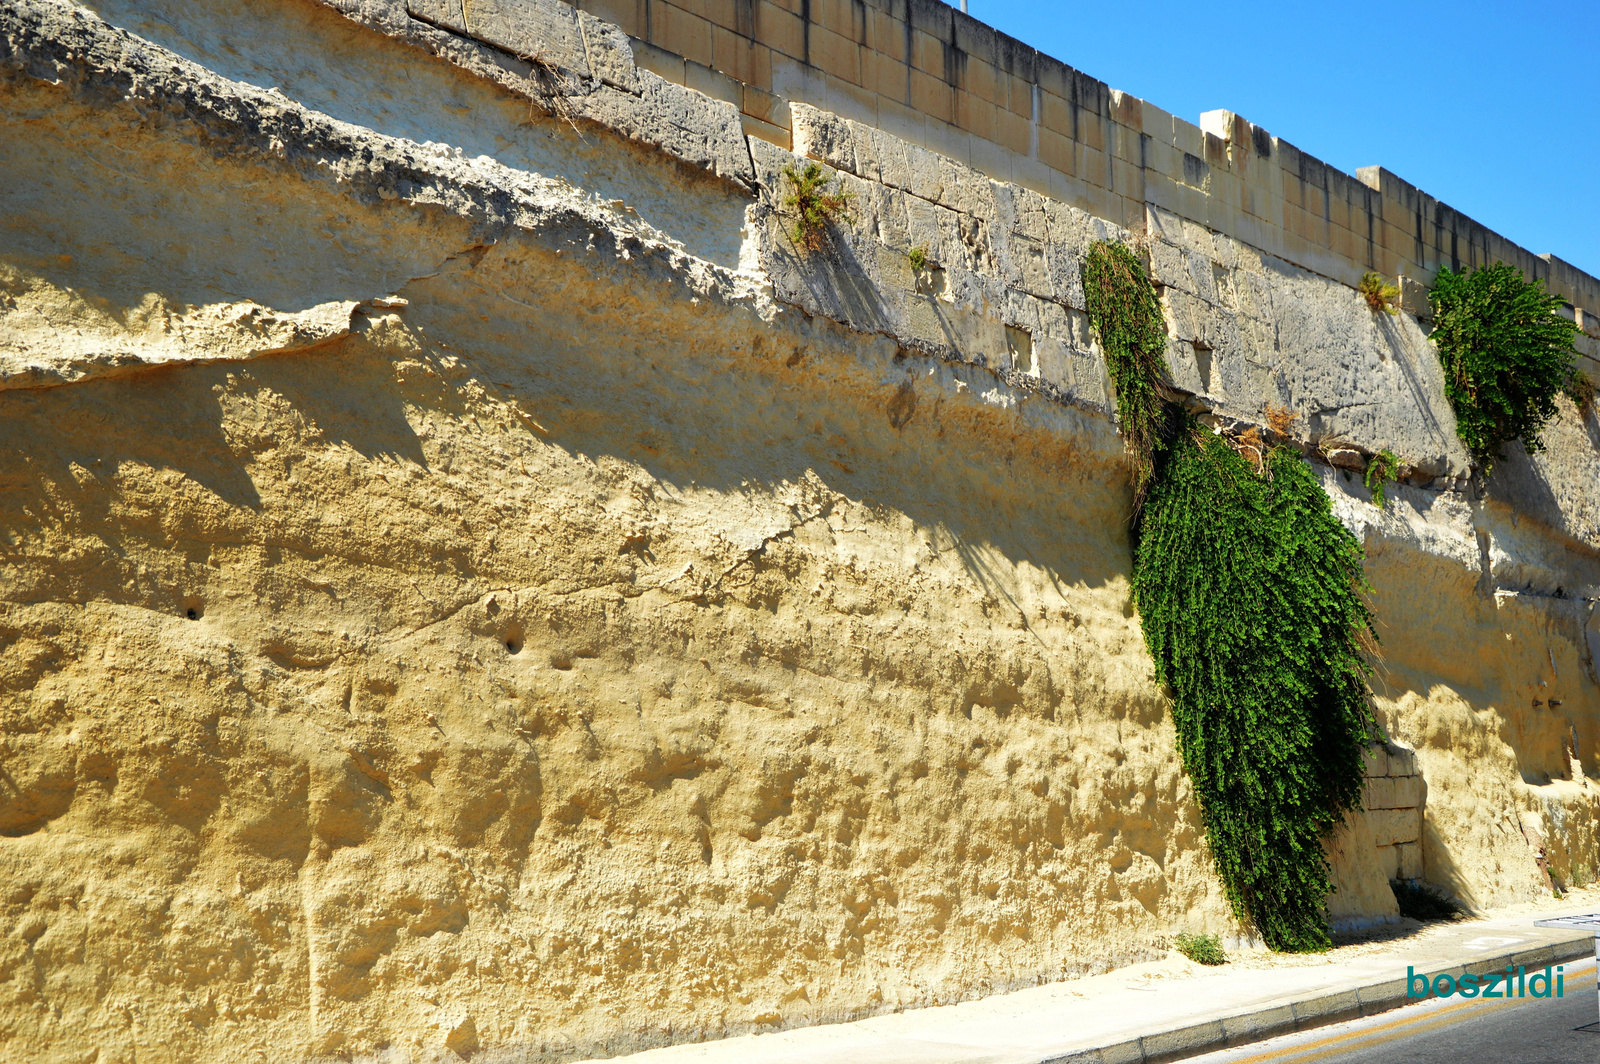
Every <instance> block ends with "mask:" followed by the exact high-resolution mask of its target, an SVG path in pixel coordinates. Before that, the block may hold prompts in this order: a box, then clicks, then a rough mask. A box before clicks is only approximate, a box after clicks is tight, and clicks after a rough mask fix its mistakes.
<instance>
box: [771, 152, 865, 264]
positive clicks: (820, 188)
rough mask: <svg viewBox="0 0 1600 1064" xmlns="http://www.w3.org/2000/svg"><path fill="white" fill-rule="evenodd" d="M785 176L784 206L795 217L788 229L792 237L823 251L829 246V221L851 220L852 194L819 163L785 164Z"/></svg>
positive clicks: (808, 247) (804, 246)
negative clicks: (801, 166) (786, 185)
mask: <svg viewBox="0 0 1600 1064" xmlns="http://www.w3.org/2000/svg"><path fill="white" fill-rule="evenodd" d="M783 177H784V180H786V181H787V182H788V184H789V191H788V192H787V193H786V194H785V195H784V197H783V208H784V210H786V211H788V212H789V214H791V215H792V216H793V217H794V222H793V223H792V224H791V225H790V227H789V230H788V232H789V237H790V239H792V240H793V241H794V242H795V243H796V244H798V245H800V246H801V247H803V248H805V249H806V250H808V251H821V250H822V249H823V248H824V247H826V246H827V233H828V223H829V222H832V221H849V220H850V201H851V199H852V198H853V197H852V196H851V194H850V193H849V192H847V191H845V189H844V188H843V187H842V186H840V184H839V181H838V178H837V177H828V176H827V175H825V174H824V173H823V172H822V167H821V166H819V165H817V164H816V163H806V164H805V167H804V168H802V169H800V170H798V171H797V170H795V168H794V167H792V166H785V167H784V168H783Z"/></svg>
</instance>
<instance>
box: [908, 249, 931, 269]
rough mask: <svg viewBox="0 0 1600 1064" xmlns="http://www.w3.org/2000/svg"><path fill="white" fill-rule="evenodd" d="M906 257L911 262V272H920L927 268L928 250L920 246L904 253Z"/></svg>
mask: <svg viewBox="0 0 1600 1064" xmlns="http://www.w3.org/2000/svg"><path fill="white" fill-rule="evenodd" d="M906 257H907V258H909V259H910V260H911V268H912V269H913V270H918V271H921V270H926V269H927V268H928V249H927V248H925V247H923V246H922V245H921V244H918V245H917V246H916V247H914V248H912V249H911V250H910V251H908V252H906Z"/></svg>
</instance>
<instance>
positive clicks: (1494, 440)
mask: <svg viewBox="0 0 1600 1064" xmlns="http://www.w3.org/2000/svg"><path fill="white" fill-rule="evenodd" d="M1429 298H1430V300H1431V301H1432V303H1433V314H1434V329H1433V333H1432V336H1431V339H1432V340H1433V342H1434V345H1435V346H1436V347H1437V348H1438V350H1439V361H1440V362H1441V363H1443V365H1444V377H1445V394H1446V395H1447V396H1449V398H1450V404H1451V406H1453V407H1454V408H1455V414H1456V431H1457V433H1459V434H1460V436H1461V439H1462V441H1463V442H1465V443H1466V445H1467V449H1468V450H1469V451H1471V452H1472V457H1473V459H1474V461H1476V462H1477V464H1478V465H1479V467H1480V468H1482V469H1483V470H1484V471H1485V472H1487V471H1488V470H1489V469H1490V468H1491V467H1492V466H1493V464H1494V462H1495V460H1496V459H1498V458H1499V457H1500V456H1501V450H1502V448H1504V447H1505V445H1506V444H1508V443H1510V442H1511V441H1512V440H1516V439H1520V440H1522V445H1523V447H1524V448H1525V449H1526V450H1527V452H1528V453H1529V454H1537V453H1538V452H1539V451H1540V450H1542V449H1543V447H1544V442H1543V440H1542V439H1541V438H1540V432H1541V431H1542V430H1543V428H1544V426H1545V423H1546V422H1548V421H1549V420H1550V419H1551V418H1553V417H1555V415H1556V404H1555V397H1556V395H1557V394H1558V393H1560V392H1561V391H1562V390H1564V389H1566V388H1567V387H1569V385H1570V383H1571V381H1572V377H1573V373H1574V369H1573V364H1574V361H1575V359H1576V357H1577V351H1576V350H1575V349H1574V348H1573V346H1572V344H1573V340H1574V339H1575V338H1576V337H1577V334H1578V327H1577V326H1576V325H1575V324H1573V323H1572V322H1570V321H1568V320H1567V319H1566V318H1564V317H1563V316H1562V315H1561V313H1560V310H1561V307H1562V301H1561V299H1560V298H1559V297H1557V296H1553V295H1550V294H1549V293H1548V292H1546V291H1545V289H1544V284H1543V282H1541V281H1528V280H1526V279H1524V278H1523V276H1522V273H1521V271H1520V270H1518V269H1517V268H1516V267H1514V266H1509V265H1507V264H1506V263H1503V262H1498V263H1495V264H1494V265H1492V266H1485V267H1483V268H1482V269H1478V270H1471V271H1465V272H1462V273H1452V272H1451V271H1449V270H1440V271H1439V278H1438V280H1437V281H1435V282H1434V286H1433V290H1432V292H1431V293H1429Z"/></svg>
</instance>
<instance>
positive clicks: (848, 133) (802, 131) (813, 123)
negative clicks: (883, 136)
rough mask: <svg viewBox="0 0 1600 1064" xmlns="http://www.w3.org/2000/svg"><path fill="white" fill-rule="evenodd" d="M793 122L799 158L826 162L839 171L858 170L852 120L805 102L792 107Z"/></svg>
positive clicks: (790, 113)
mask: <svg viewBox="0 0 1600 1064" xmlns="http://www.w3.org/2000/svg"><path fill="white" fill-rule="evenodd" d="M789 121H790V122H791V123H792V124H791V126H790V129H791V130H792V132H793V133H794V145H795V154H796V155H804V156H806V157H807V158H811V159H816V160H818V161H820V162H825V163H827V164H828V165H829V166H832V167H834V168H835V169H837V170H846V171H853V170H854V169H855V165H856V147H855V135H854V133H853V132H852V130H851V125H850V123H849V122H848V121H846V120H845V119H843V118H840V117H839V116H838V115H836V114H834V113H832V112H831V111H824V110H822V109H820V108H817V107H812V106H811V105H810V104H804V103H791V104H790V105H789Z"/></svg>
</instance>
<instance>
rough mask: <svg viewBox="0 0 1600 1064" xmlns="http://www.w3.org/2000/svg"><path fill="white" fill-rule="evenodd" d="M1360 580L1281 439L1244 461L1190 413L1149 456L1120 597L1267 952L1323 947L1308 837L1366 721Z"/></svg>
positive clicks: (1316, 851)
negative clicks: (1150, 469)
mask: <svg viewBox="0 0 1600 1064" xmlns="http://www.w3.org/2000/svg"><path fill="white" fill-rule="evenodd" d="M1363 587H1365V580H1364V578H1363V576H1362V571H1361V547H1360V544H1359V543H1357V541H1356V539H1355V537H1354V536H1353V535H1351V534H1350V532H1349V530H1347V529H1346V528H1345V527H1344V526H1343V525H1341V524H1340V523H1339V522H1338V520H1337V519H1336V518H1334V516H1333V513H1332V510H1331V508H1330V505H1329V502H1328V496H1327V494H1326V493H1325V492H1324V491H1323V490H1322V485H1321V484H1320V483H1318V481H1317V478H1316V476H1315V475H1314V474H1313V473H1312V471H1311V467H1310V466H1309V465H1307V464H1306V462H1305V461H1304V460H1303V459H1301V457H1300V456H1299V455H1298V454H1296V453H1295V452H1294V451H1292V450H1290V449H1288V448H1285V447H1279V448H1275V449H1274V450H1273V451H1272V453H1271V455H1270V457H1269V458H1268V461H1267V468H1266V471H1265V475H1258V474H1257V473H1256V472H1255V470H1254V469H1253V468H1252V467H1251V465H1250V463H1249V462H1247V461H1246V460H1245V459H1244V458H1242V457H1241V456H1240V455H1239V454H1238V453H1237V452H1236V451H1234V449H1233V448H1232V447H1230V446H1229V445H1228V443H1227V441H1226V440H1224V439H1223V438H1222V437H1221V436H1217V435H1214V434H1212V433H1210V432H1208V431H1206V430H1204V429H1201V428H1199V426H1191V427H1190V429H1189V431H1187V432H1184V433H1182V434H1180V436H1179V437H1178V439H1177V440H1175V441H1174V443H1173V444H1172V446H1171V448H1170V449H1169V451H1168V452H1167V453H1166V454H1165V455H1164V456H1163V461H1162V463H1161V468H1160V469H1159V470H1158V472H1157V474H1156V477H1155V480H1154V483H1153V484H1152V486H1151V489H1150V493H1149V495H1148V496H1147V498H1146V499H1145V508H1144V520H1143V522H1142V525H1141V531H1140V537H1139V543H1138V545H1137V547H1136V548H1135V555H1134V576H1133V589H1134V601H1135V602H1136V604H1137V605H1138V608H1139V617H1140V619H1141V621H1142V623H1143V625H1144V633H1145V641H1146V643H1148V644H1149V647H1150V653H1151V656H1152V657H1154V658H1155V664H1156V676H1157V677H1158V678H1159V679H1160V680H1161V681H1162V682H1164V683H1166V684H1167V685H1168V686H1170V687H1171V689H1172V695H1173V719H1174V722H1175V724H1176V725H1177V730H1178V744H1179V748H1180V750H1181V752H1182V754H1183V763H1184V768H1185V769H1186V770H1187V771H1188V773H1189V779H1190V781H1191V783H1192V784H1193V785H1194V789H1195V793H1196V797H1197V798H1198V799H1199V804H1200V812H1201V817H1202V819H1203V821H1204V823H1205V828H1206V836H1207V838H1208V840H1209V842H1210V845H1211V852H1212V855H1213V856H1214V858H1215V860H1216V862H1217V867H1218V870H1219V871H1220V873H1221V876H1222V882H1223V887H1224V889H1225V890H1226V892H1227V895H1228V900H1229V902H1231V903H1232V905H1233V910H1234V913H1235V914H1236V915H1237V916H1238V917H1239V919H1240V920H1241V921H1244V922H1247V923H1250V924H1253V925H1254V926H1255V927H1256V928H1257V930H1259V931H1260V933H1261V935H1262V937H1263V938H1264V939H1265V940H1266V942H1267V944H1268V945H1269V946H1271V947H1272V948H1273V949H1277V950H1285V951H1290V952H1303V951H1309V950H1321V949H1326V948H1327V947H1328V945H1329V939H1328V930H1327V923H1326V917H1325V912H1324V901H1325V899H1326V897H1327V895H1328V892H1329V891H1330V889H1331V885H1330V883H1329V880H1328V865H1327V859H1326V857H1325V856H1324V853H1323V837H1324V836H1325V835H1326V834H1327V833H1328V831H1329V830H1330V829H1332V828H1333V827H1334V826H1335V825H1336V824H1338V823H1339V821H1340V820H1341V819H1342V818H1343V815H1344V813H1345V812H1346V811H1347V810H1351V809H1356V808H1359V802H1360V795H1361V781H1362V767H1361V759H1362V754H1363V751H1364V750H1365V748H1366V744H1367V743H1368V742H1369V741H1370V739H1371V737H1372V735H1373V734H1374V731H1375V728H1376V724H1375V722H1374V720H1373V718H1372V713H1371V710H1370V708H1369V707H1368V702H1367V685H1366V674H1367V666H1366V663H1365V660H1364V659H1363V657H1362V653H1361V643H1362V640H1363V639H1364V638H1366V637H1370V635H1371V631H1372V629H1371V622H1372V617H1371V614H1370V613H1369V611H1368V609H1367V606H1366V604H1365V602H1363V601H1362V598H1361V593H1360V592H1361V589H1362V588H1363Z"/></svg>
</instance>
